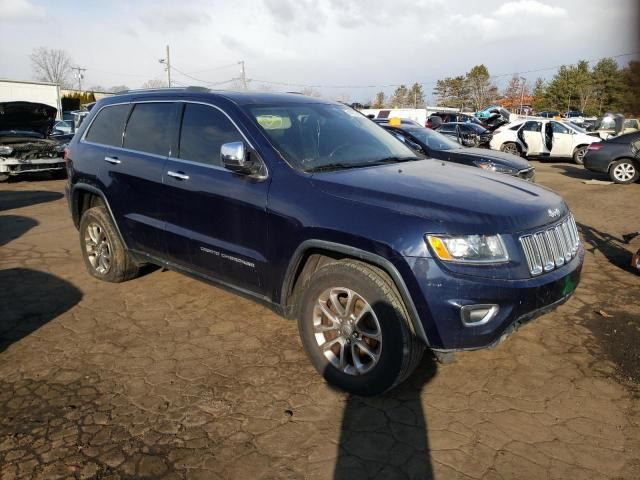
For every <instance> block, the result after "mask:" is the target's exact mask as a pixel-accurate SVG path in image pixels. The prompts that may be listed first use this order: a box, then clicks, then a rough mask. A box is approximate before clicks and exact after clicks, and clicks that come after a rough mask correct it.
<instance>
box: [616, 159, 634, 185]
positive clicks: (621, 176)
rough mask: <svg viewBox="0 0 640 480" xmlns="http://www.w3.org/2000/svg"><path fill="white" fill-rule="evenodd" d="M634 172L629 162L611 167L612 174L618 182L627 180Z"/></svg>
mask: <svg viewBox="0 0 640 480" xmlns="http://www.w3.org/2000/svg"><path fill="white" fill-rule="evenodd" d="M635 174H636V169H635V167H634V166H633V165H631V164H630V163H620V164H619V165H616V166H615V167H614V168H613V176H614V177H615V179H616V180H618V181H620V182H628V181H629V180H631V179H632V178H633V177H634V176H635Z"/></svg>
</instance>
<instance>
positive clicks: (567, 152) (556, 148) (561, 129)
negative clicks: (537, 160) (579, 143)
mask: <svg viewBox="0 0 640 480" xmlns="http://www.w3.org/2000/svg"><path fill="white" fill-rule="evenodd" d="M550 123H551V132H552V135H553V145H552V147H551V156H552V157H570V156H572V155H573V148H574V145H573V143H574V139H575V136H574V135H573V130H571V129H570V128H569V127H566V126H564V125H563V124H562V123H560V122H556V121H554V120H552V121H551V122H550Z"/></svg>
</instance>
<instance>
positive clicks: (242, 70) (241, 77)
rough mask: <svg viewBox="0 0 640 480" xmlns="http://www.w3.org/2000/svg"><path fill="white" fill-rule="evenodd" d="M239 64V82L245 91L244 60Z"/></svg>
mask: <svg viewBox="0 0 640 480" xmlns="http://www.w3.org/2000/svg"><path fill="white" fill-rule="evenodd" d="M238 63H239V64H240V81H241V82H242V89H243V90H247V75H246V71H245V69H244V60H240V61H239V62H238Z"/></svg>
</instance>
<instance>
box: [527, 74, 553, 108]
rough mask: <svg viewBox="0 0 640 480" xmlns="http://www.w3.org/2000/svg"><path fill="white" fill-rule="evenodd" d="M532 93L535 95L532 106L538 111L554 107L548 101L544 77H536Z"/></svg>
mask: <svg viewBox="0 0 640 480" xmlns="http://www.w3.org/2000/svg"><path fill="white" fill-rule="evenodd" d="M531 95H532V96H533V105H532V107H533V109H534V110H535V111H536V112H542V111H544V110H548V109H549V108H552V107H550V106H549V102H548V101H547V85H546V84H545V83H544V80H543V79H542V78H540V77H538V78H536V82H535V83H534V84H533V91H532V92H531Z"/></svg>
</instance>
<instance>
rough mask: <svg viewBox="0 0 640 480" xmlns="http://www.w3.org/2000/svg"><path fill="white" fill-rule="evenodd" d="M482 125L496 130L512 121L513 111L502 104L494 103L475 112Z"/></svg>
mask: <svg viewBox="0 0 640 480" xmlns="http://www.w3.org/2000/svg"><path fill="white" fill-rule="evenodd" d="M475 116H476V118H478V119H479V120H480V121H481V123H482V125H483V126H484V127H486V128H487V129H488V130H490V131H494V130H496V129H498V128H500V127H501V126H502V125H505V124H507V123H509V122H510V121H511V113H510V112H509V111H508V110H507V109H505V108H503V107H501V106H500V105H493V106H491V107H487V108H485V109H484V110H480V111H478V112H476V113H475Z"/></svg>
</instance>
